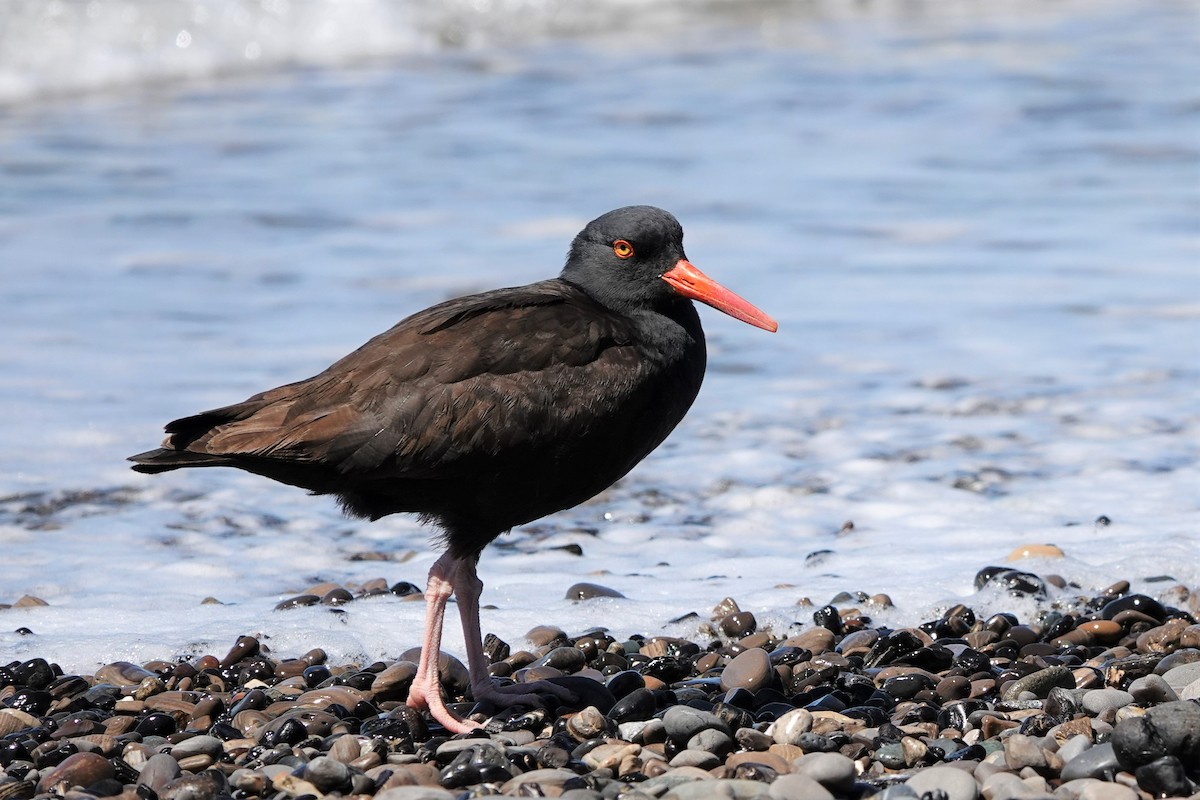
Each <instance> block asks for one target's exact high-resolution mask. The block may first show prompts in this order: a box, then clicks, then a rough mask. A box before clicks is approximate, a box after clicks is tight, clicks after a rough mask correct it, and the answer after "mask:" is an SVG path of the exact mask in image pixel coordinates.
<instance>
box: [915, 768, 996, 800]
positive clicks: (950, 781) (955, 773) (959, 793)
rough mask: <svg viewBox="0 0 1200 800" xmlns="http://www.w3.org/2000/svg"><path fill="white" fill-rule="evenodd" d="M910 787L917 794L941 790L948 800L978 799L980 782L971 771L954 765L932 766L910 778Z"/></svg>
mask: <svg viewBox="0 0 1200 800" xmlns="http://www.w3.org/2000/svg"><path fill="white" fill-rule="evenodd" d="M908 788H910V789H912V790H913V792H915V793H916V794H917V795H924V794H925V793H926V792H934V791H941V792H944V793H945V795H946V800H976V798H977V797H979V784H978V783H976V782H975V778H974V777H972V776H971V774H970V773H968V772H964V771H963V770H961V769H955V768H954V767H930V768H929V769H923V770H921V771H919V772H917V773H915V774H914V775H913V776H912V777H911V778H909V779H908Z"/></svg>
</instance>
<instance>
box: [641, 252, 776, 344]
mask: <svg viewBox="0 0 1200 800" xmlns="http://www.w3.org/2000/svg"><path fill="white" fill-rule="evenodd" d="M662 279H663V280H664V281H666V282H667V283H668V284H670V285H671V288H672V289H674V290H675V291H676V292H678V293H679V294H681V295H683V296H684V297H687V298H689V299H691V300H699V301H700V302H701V303H705V304H707V305H710V306H712V307H713V308H715V309H717V310H718V311H724V312H725V313H726V314H728V315H729V316H731V317H733V318H734V319H740V320H741V321H742V322H745V323H748V324H750V325H753V326H754V327H756V328H762V329H763V330H765V331H771V332H772V333H774V332H775V331H777V330H779V323H777V322H776V321H775V320H773V319H771V318H770V317H769V316H767V315H766V314H765V313H763V312H762V311H760V310H759V309H757V308H755V307H754V306H752V305H750V303H748V302H746V301H745V300H743V299H742V298H740V297H738V296H737V295H736V294H734V293H733V292H731V291H729V290H728V289H726V288H725V287H724V286H722V285H721V284H719V283H717V282H716V281H714V280H713V279H712V278H710V277H708V276H707V275H705V274H704V273H703V272H701V271H700V270H698V269H696V268H695V267H694V266H692V263H691V262H690V261H688V260H686V259H683V258H681V259H679V262H678V263H676V264H675V266H673V267H671V268H670V269H669V270H667V271H666V272H664V273H663V276H662Z"/></svg>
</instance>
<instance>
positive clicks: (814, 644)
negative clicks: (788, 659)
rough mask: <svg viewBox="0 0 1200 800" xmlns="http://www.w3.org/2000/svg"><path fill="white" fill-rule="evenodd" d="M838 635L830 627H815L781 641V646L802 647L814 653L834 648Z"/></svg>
mask: <svg viewBox="0 0 1200 800" xmlns="http://www.w3.org/2000/svg"><path fill="white" fill-rule="evenodd" d="M835 641H837V637H836V636H835V635H834V633H833V631H831V630H829V629H828V628H821V627H814V628H809V629H808V630H806V631H801V632H800V633H798V634H796V635H795V636H789V637H788V638H786V639H784V640H783V641H782V642H780V643H779V646H780V647H801V648H804V649H805V650H808V651H809V652H811V653H812V654H813V655H816V654H818V653H824V652H827V651H829V650H832V649H833V645H834V642H835Z"/></svg>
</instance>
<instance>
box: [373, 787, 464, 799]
mask: <svg viewBox="0 0 1200 800" xmlns="http://www.w3.org/2000/svg"><path fill="white" fill-rule="evenodd" d="M454 798H455V795H453V794H451V793H450V792H448V791H446V790H445V789H439V788H437V787H436V786H393V787H392V788H391V789H385V790H383V791H382V792H380V793H379V794H377V795H375V800H454Z"/></svg>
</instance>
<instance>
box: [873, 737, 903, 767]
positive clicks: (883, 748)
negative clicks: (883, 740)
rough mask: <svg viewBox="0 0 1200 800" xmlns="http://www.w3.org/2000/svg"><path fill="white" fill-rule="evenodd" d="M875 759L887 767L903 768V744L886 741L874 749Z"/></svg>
mask: <svg viewBox="0 0 1200 800" xmlns="http://www.w3.org/2000/svg"><path fill="white" fill-rule="evenodd" d="M875 760H876V761H878V762H879V763H880V764H883V765H884V766H885V767H887V768H888V769H904V746H903V745H902V744H900V743H899V742H888V743H887V744H883V745H880V746H879V748H878V749H876V750H875Z"/></svg>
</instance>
